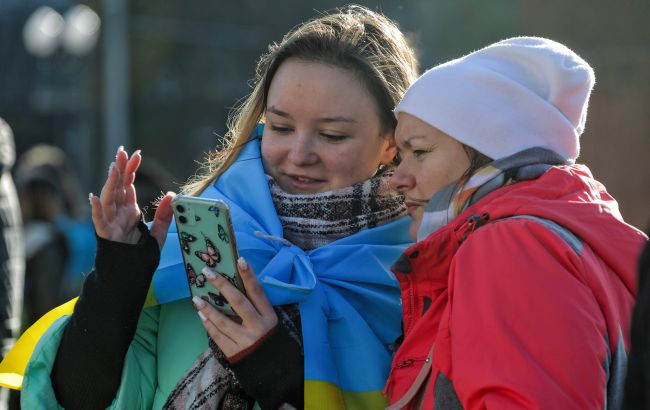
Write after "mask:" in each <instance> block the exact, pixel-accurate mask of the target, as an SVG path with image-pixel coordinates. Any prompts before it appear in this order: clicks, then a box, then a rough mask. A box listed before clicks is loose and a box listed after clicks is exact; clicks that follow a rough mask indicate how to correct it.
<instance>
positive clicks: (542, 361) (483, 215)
mask: <svg viewBox="0 0 650 410" xmlns="http://www.w3.org/2000/svg"><path fill="white" fill-rule="evenodd" d="M593 84H594V75H593V71H592V69H591V67H589V65H588V64H587V63H586V62H585V61H584V60H583V59H581V58H580V57H579V56H578V55H576V54H575V53H574V52H572V51H571V50H569V49H568V48H567V47H565V46H563V45H561V44H558V43H556V42H554V41H551V40H547V39H543V38H531V37H519V38H512V39H508V40H504V41H501V42H498V43H495V44H492V45H490V46H488V47H486V48H484V49H481V50H479V51H476V52H474V53H471V54H469V55H467V56H465V57H462V58H460V59H457V60H454V61H451V62H448V63H445V64H442V65H439V66H437V67H434V68H432V69H431V70H429V71H428V72H426V73H425V74H424V75H422V77H420V78H419V79H418V80H417V81H416V82H415V83H414V84H413V85H412V86H411V88H410V89H409V90H408V92H407V93H406V95H405V96H404V98H403V99H402V101H401V102H400V104H399V105H398V106H397V108H396V110H395V113H396V115H397V117H398V126H397V130H396V139H397V144H398V148H399V152H400V156H401V164H400V166H399V168H398V169H397V171H396V173H395V175H394V176H393V178H392V180H391V184H392V186H393V187H394V188H395V189H397V190H398V191H399V192H400V193H403V194H404V195H405V196H406V204H407V207H408V211H409V214H410V216H411V217H412V219H413V222H412V225H411V230H410V232H411V236H412V238H413V239H415V240H417V243H416V244H415V245H414V246H412V247H411V248H409V249H407V250H406V251H405V252H404V254H403V255H402V257H401V258H400V259H399V260H398V261H397V262H396V263H395V265H394V266H393V270H394V272H395V274H396V276H397V278H398V280H399V281H400V285H401V287H402V308H403V328H404V336H403V339H402V340H401V341H400V346H399V349H398V351H397V353H396V354H395V357H394V360H393V364H392V369H391V375H390V377H389V380H388V383H387V385H386V393H387V394H388V396H389V399H390V402H391V403H392V406H391V407H389V408H393V409H397V408H426V409H431V408H434V409H450V408H465V409H478V408H481V409H483V408H488V409H491V408H494V409H509V408H553V409H564V408H576V409H602V408H608V409H612V408H614V409H616V408H619V407H620V404H621V401H620V400H621V394H622V382H623V377H624V371H625V366H626V361H627V359H626V357H627V354H626V351H627V350H628V327H629V326H628V324H629V321H630V311H631V307H632V303H633V300H634V295H635V293H636V285H635V264H636V261H637V255H638V254H639V251H640V249H641V245H642V244H643V243H644V242H645V241H646V240H647V238H646V236H645V235H644V234H643V233H642V232H640V231H638V230H637V229H635V228H633V227H631V226H630V225H628V224H626V223H625V222H624V221H623V219H622V217H621V215H620V213H619V211H618V206H617V203H616V201H615V200H614V199H613V198H612V197H611V196H610V195H609V194H608V193H607V191H606V190H605V188H604V187H603V185H601V184H600V183H599V182H598V181H596V180H594V179H593V177H592V175H591V173H590V171H589V169H588V168H587V167H586V166H584V165H577V164H575V160H576V158H577V156H578V154H579V148H580V145H579V137H580V134H581V133H582V131H583V128H584V124H585V119H586V114H587V103H588V100H589V94H590V92H591V89H592V87H593Z"/></svg>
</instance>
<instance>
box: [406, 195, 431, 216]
mask: <svg viewBox="0 0 650 410" xmlns="http://www.w3.org/2000/svg"><path fill="white" fill-rule="evenodd" d="M426 204H427V201H421V200H413V199H407V200H406V201H405V202H404V205H406V211H407V212H408V214H409V215H410V216H413V213H414V212H415V210H416V209H418V208H420V207H423V206H425V205H426Z"/></svg>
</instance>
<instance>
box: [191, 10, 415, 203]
mask: <svg viewBox="0 0 650 410" xmlns="http://www.w3.org/2000/svg"><path fill="white" fill-rule="evenodd" d="M288 58H298V59H301V60H306V61H313V62H321V63H324V64H328V65H332V66H336V67H340V68H343V69H347V70H350V71H351V72H353V73H354V74H355V75H356V76H357V77H358V79H359V81H361V83H363V84H364V85H365V86H366V88H367V90H368V91H369V92H370V94H371V95H372V97H373V99H374V100H375V101H376V103H377V107H378V110H379V112H378V114H379V118H380V121H381V126H382V134H385V132H387V131H390V130H393V129H394V128H395V125H396V120H395V117H394V115H393V108H394V107H395V106H396V105H397V103H398V102H399V100H400V99H401V98H402V95H403V94H404V92H406V90H407V88H408V87H409V86H410V85H411V83H412V82H413V81H415V79H416V77H417V74H418V73H417V70H418V67H417V59H416V57H415V52H414V51H413V49H412V48H411V47H410V45H409V44H408V43H407V41H406V38H405V37H404V35H403V34H402V32H401V31H400V30H399V28H398V27H397V25H396V24H395V23H394V22H393V21H391V20H390V19H388V18H387V17H385V16H384V15H382V14H380V13H375V12H373V11H372V10H369V9H367V8H365V7H362V6H347V7H344V8H337V9H334V10H332V11H330V12H327V13H325V14H323V15H322V16H319V17H317V18H315V19H313V20H309V21H307V22H305V23H302V24H301V25H299V26H297V27H295V28H294V29H293V30H291V31H290V32H289V33H287V34H286V35H285V36H284V38H283V39H282V41H281V42H280V43H279V44H277V43H274V44H272V45H271V46H270V47H269V51H268V52H267V53H266V54H264V55H263V56H262V57H261V58H260V60H259V62H258V63H257V67H256V72H255V82H254V88H253V91H252V92H251V93H250V94H249V95H248V97H246V99H245V100H244V101H243V102H242V103H241V104H240V105H238V106H237V107H236V108H235V109H234V110H233V112H232V113H231V115H230V116H229V118H228V131H227V133H226V135H225V136H224V141H223V148H222V149H221V150H218V151H214V152H211V153H209V154H208V158H207V160H206V162H205V163H204V164H203V166H202V167H201V169H200V170H199V173H197V175H195V176H194V177H193V178H191V179H190V180H189V181H188V183H187V184H186V185H185V186H184V187H183V188H182V190H181V191H182V192H183V193H184V194H187V195H198V194H199V193H200V192H202V191H203V190H204V189H205V188H207V187H208V186H210V185H211V184H212V183H214V181H215V180H216V179H217V178H218V177H219V175H221V174H222V173H223V172H224V171H225V170H226V169H227V168H228V167H229V166H230V165H231V164H232V163H233V162H234V160H235V159H236V158H237V156H238V155H239V152H240V151H241V149H242V147H243V146H244V144H245V143H246V142H247V141H248V140H249V138H250V135H251V134H252V132H253V131H254V130H255V127H256V126H257V124H258V123H259V122H260V121H261V120H262V117H263V115H264V111H265V108H266V98H267V94H268V91H269V87H270V85H271V81H272V80H273V76H274V75H275V73H276V71H277V70H278V68H279V67H280V65H281V64H282V63H283V62H284V61H286V60H287V59H288Z"/></svg>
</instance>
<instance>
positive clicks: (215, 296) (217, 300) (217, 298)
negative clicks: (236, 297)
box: [208, 292, 228, 306]
mask: <svg viewBox="0 0 650 410" xmlns="http://www.w3.org/2000/svg"><path fill="white" fill-rule="evenodd" d="M208 296H210V300H212V303H214V304H215V305H217V306H226V305H227V304H228V301H227V300H226V298H225V297H224V296H223V295H222V294H221V293H213V292H208Z"/></svg>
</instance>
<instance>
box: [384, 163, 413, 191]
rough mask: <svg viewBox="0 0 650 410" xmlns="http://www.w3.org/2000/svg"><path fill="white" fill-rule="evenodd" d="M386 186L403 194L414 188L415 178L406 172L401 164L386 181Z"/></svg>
mask: <svg viewBox="0 0 650 410" xmlns="http://www.w3.org/2000/svg"><path fill="white" fill-rule="evenodd" d="M388 184H389V185H390V187H391V188H392V189H394V190H395V191H397V192H399V193H402V194H403V193H405V192H407V191H409V190H411V189H413V188H414V187H415V177H414V176H413V174H411V173H410V172H408V170H407V169H406V166H405V165H404V163H401V164H400V165H399V166H398V167H397V169H395V173H394V174H393V176H391V177H390V179H389V180H388Z"/></svg>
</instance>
